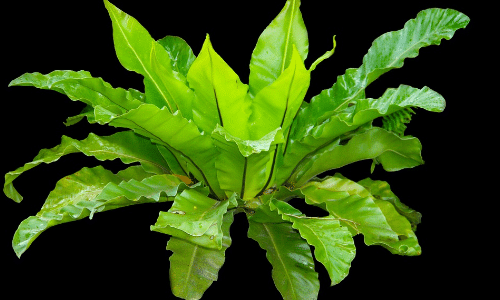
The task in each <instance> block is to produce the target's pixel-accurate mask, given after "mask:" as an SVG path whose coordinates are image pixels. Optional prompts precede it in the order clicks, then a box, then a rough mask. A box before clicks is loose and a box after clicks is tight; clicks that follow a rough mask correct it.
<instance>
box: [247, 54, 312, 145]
mask: <svg viewBox="0 0 500 300" xmlns="http://www.w3.org/2000/svg"><path fill="white" fill-rule="evenodd" d="M292 50H293V52H292V56H291V58H290V63H289V65H288V67H287V68H286V69H285V70H284V71H283V72H282V73H281V75H280V76H279V77H278V78H277V79H276V81H274V82H273V83H272V84H270V85H268V86H266V87H264V88H262V89H261V90H260V91H259V92H258V93H257V94H256V95H255V98H254V99H253V101H252V105H251V108H252V114H251V115H250V118H249V120H248V122H249V124H248V126H249V131H250V138H251V139H254V140H257V139H260V138H262V137H263V136H264V135H266V134H268V133H269V132H271V131H273V130H276V128H281V129H282V130H283V131H284V132H286V131H287V129H288V127H289V126H290V125H291V124H292V121H293V118H294V117H295V115H296V114H297V111H298V109H299V107H300V105H301V104H302V100H303V99H304V96H305V94H306V92H307V89H308V87H309V82H310V78H311V77H310V73H309V71H308V70H306V68H305V66H304V63H303V61H302V59H301V58H300V55H299V52H298V51H297V48H296V47H295V45H293V47H292Z"/></svg>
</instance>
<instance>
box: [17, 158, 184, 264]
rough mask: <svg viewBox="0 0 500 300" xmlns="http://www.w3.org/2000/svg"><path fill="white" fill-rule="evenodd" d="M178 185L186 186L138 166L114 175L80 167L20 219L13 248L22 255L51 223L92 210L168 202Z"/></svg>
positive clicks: (92, 212)
mask: <svg viewBox="0 0 500 300" xmlns="http://www.w3.org/2000/svg"><path fill="white" fill-rule="evenodd" d="M181 186H182V187H185V185H184V184H183V183H182V182H181V181H180V180H179V179H178V178H177V177H175V176H172V175H153V174H151V173H146V172H145V171H144V170H143V169H142V168H141V167H139V166H133V167H129V168H128V169H126V170H124V171H121V172H118V173H117V174H113V173H112V172H110V171H108V170H106V169H104V168H103V167H100V166H99V167H95V168H90V169H89V168H83V169H81V170H80V171H78V172H76V173H75V174H73V175H69V176H67V177H64V178H62V179H61V180H59V181H58V183H57V185H56V187H55V189H54V190H53V191H52V192H51V193H50V194H49V196H48V197H47V200H46V201H45V203H44V205H43V206H42V209H41V210H40V211H39V212H38V213H37V215H36V216H31V217H29V218H27V219H26V220H24V221H23V222H21V224H20V225H19V228H18V229H17V230H16V233H15V234H14V238H13V240H12V247H13V248H14V251H15V252H16V254H17V255H18V256H21V254H23V253H24V252H25V251H26V250H27V249H28V248H29V246H30V245H31V243H32V242H33V241H34V240H35V239H36V238H37V237H38V236H39V235H40V234H41V233H42V232H44V231H45V230H47V229H48V228H50V227H52V226H55V225H58V224H61V223H66V222H71V221H76V220H80V219H83V218H85V217H88V216H90V217H92V215H93V214H94V213H95V212H101V211H106V210H110V209H115V208H120V207H124V206H129V205H133V204H141V203H151V202H163V201H168V200H170V199H171V198H169V197H172V196H175V194H176V193H177V190H178V189H179V188H180V187H181ZM160 196H161V197H160Z"/></svg>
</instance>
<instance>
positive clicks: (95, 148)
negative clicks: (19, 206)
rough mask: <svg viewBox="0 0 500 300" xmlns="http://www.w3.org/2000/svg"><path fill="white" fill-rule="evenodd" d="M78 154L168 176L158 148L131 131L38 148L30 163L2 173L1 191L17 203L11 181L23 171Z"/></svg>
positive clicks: (70, 139) (17, 196) (63, 139)
mask: <svg viewBox="0 0 500 300" xmlns="http://www.w3.org/2000/svg"><path fill="white" fill-rule="evenodd" d="M78 152H81V153H83V154H85V155H87V156H93V157H95V158H97V159H98V160H101V161H103V160H113V159H116V158H119V159H120V160H121V161H122V162H123V163H126V164H130V163H134V162H140V163H141V165H142V166H143V167H144V168H145V169H146V170H147V171H148V172H152V173H155V174H163V173H170V169H169V166H168V164H167V162H166V161H165V160H164V159H163V157H162V156H161V155H160V153H159V152H158V149H157V148H156V146H155V145H153V144H152V143H151V142H150V141H149V140H148V139H145V138H143V137H141V136H138V135H136V134H134V133H133V132H131V131H122V132H118V133H115V134H113V135H110V136H106V137H100V136H97V135H95V134H93V133H91V134H89V136H88V137H87V138H86V139H84V140H81V141H78V140H75V139H72V138H69V137H67V136H63V137H62V140H61V143H60V144H59V145H58V146H56V147H54V148H51V149H42V150H41V151H40V152H39V153H38V155H37V156H36V157H35V158H34V159H33V161H32V162H29V163H26V164H25V165H24V166H22V167H19V168H17V169H16V170H15V171H12V172H9V173H7V174H5V183H4V188H3V191H4V193H5V195H7V197H9V198H11V199H13V200H14V201H16V202H21V200H22V199H23V197H22V196H21V195H20V194H19V193H18V192H17V191H16V189H15V188H14V185H13V183H12V182H13V181H14V180H15V179H16V178H17V177H19V176H20V175H21V174H22V173H24V172H25V171H28V170H30V169H32V168H34V167H36V166H38V165H40V164H42V163H46V164H48V163H52V162H55V161H57V160H59V158H61V157H62V156H64V155H67V154H71V153H78Z"/></svg>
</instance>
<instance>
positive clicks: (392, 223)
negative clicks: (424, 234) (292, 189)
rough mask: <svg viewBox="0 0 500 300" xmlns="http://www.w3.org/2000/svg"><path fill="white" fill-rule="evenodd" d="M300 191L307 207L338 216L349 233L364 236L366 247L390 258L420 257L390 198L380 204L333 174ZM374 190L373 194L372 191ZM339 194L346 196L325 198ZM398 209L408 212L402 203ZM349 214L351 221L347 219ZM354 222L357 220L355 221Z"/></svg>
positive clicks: (358, 186) (405, 221) (408, 226)
mask: <svg viewBox="0 0 500 300" xmlns="http://www.w3.org/2000/svg"><path fill="white" fill-rule="evenodd" d="M363 181H364V183H365V184H370V183H371V179H369V178H367V179H364V180H363ZM378 183H379V182H377V183H376V184H375V187H376V186H377V185H378ZM320 186H321V188H320V189H318V188H317V187H320ZM301 190H302V192H303V193H304V195H305V196H306V202H307V203H309V204H313V205H317V206H320V207H322V208H324V209H325V210H327V211H328V212H330V214H332V215H334V216H335V215H337V214H338V215H340V216H341V217H342V218H345V221H341V222H343V223H345V224H346V225H347V226H349V229H350V230H351V233H353V234H355V233H356V232H361V233H362V234H363V235H364V236H365V243H366V244H367V245H373V244H377V245H381V246H382V247H384V248H386V249H388V250H389V251H390V252H391V253H394V254H400V255H408V256H415V255H420V254H421V251H422V250H421V248H420V245H419V244H418V240H417V237H416V236H415V233H414V231H413V229H412V226H411V223H410V222H409V221H408V219H407V218H405V216H404V215H403V214H401V213H399V212H398V210H397V209H396V208H395V206H394V205H393V204H392V203H391V200H392V201H394V199H391V198H392V197H389V198H386V199H388V200H382V199H381V197H379V196H377V197H375V196H373V195H372V194H371V193H370V191H369V190H367V189H366V188H365V187H364V186H362V185H361V184H358V183H356V182H354V181H351V180H349V179H347V178H345V177H343V176H342V175H340V174H335V175H334V176H333V177H330V178H328V179H326V180H325V181H323V182H321V183H317V182H315V183H313V182H311V183H308V184H307V185H306V187H305V188H304V189H301ZM374 190H375V191H377V189H376V188H375V189H374ZM339 192H340V193H347V194H348V195H349V196H347V197H346V198H343V199H342V198H339V197H338V196H339V195H331V194H330V195H329V193H339ZM386 194H388V193H386ZM308 195H310V196H311V197H308ZM332 198H335V199H332ZM389 199H390V200H389ZM398 201H399V200H398ZM361 202H365V203H366V204H365V205H366V206H365V207H364V208H363V207H362V206H361V205H360V204H361ZM395 203H397V202H395ZM398 206H399V207H402V208H403V210H404V211H406V212H407V213H408V212H409V209H408V207H406V206H404V205H402V203H400V202H399V205H398ZM375 207H377V208H378V209H376V208H375ZM358 209H359V212H358ZM379 212H380V213H381V214H382V215H381V214H380V213H379ZM413 212H414V211H413ZM350 214H352V215H354V216H355V217H349V215H350ZM413 216H415V215H414V214H413ZM355 218H358V219H357V220H355ZM386 224H388V225H389V227H390V229H391V231H387V226H386ZM395 237H397V239H396V238H395Z"/></svg>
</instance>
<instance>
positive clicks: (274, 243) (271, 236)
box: [262, 223, 297, 299]
mask: <svg viewBox="0 0 500 300" xmlns="http://www.w3.org/2000/svg"><path fill="white" fill-rule="evenodd" d="M262 226H264V229H265V230H266V232H267V234H268V235H269V239H270V240H271V243H272V244H273V247H274V249H275V250H276V255H277V256H278V259H279V261H280V263H281V264H282V265H283V270H284V271H285V274H286V277H287V278H288V281H289V282H290V289H291V291H292V293H293V295H294V296H295V297H294V298H295V299H297V293H296V292H295V289H294V287H293V284H292V279H291V278H290V274H289V273H288V270H287V268H286V265H285V262H284V261H283V258H281V254H280V253H279V251H278V245H277V244H276V241H275V240H274V237H273V235H272V233H271V231H269V229H268V228H267V225H266V224H265V223H262Z"/></svg>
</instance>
